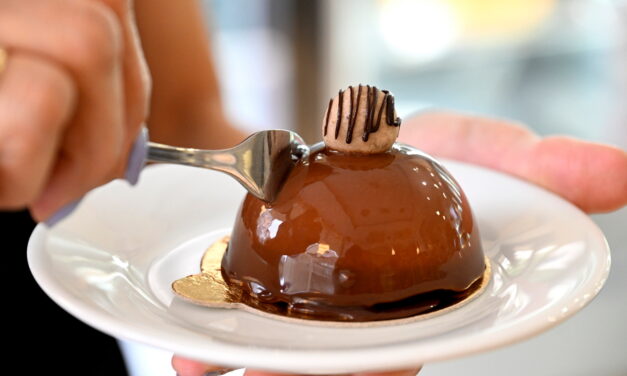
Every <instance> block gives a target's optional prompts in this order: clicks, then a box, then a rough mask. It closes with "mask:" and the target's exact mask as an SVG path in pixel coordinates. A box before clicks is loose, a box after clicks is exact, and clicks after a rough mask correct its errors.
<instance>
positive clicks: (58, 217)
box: [45, 198, 82, 227]
mask: <svg viewBox="0 0 627 376" xmlns="http://www.w3.org/2000/svg"><path fill="white" fill-rule="evenodd" d="M81 200H82V198H79V199H78V200H76V201H72V202H70V203H69V204H67V205H65V206H64V207H62V208H61V209H59V210H57V211H56V212H55V213H54V214H53V215H52V217H50V218H48V219H47V220H46V221H45V224H46V225H47V226H48V227H52V226H54V225H56V224H57V223H59V222H61V221H62V220H63V219H65V217H67V216H68V215H70V214H72V212H73V211H74V210H75V209H76V207H77V206H78V204H80V203H81Z"/></svg>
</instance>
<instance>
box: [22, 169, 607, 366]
mask: <svg viewBox="0 0 627 376" xmlns="http://www.w3.org/2000/svg"><path fill="white" fill-rule="evenodd" d="M445 164H446V165H447V167H448V168H449V170H450V171H451V172H452V173H453V176H455V177H456V178H457V180H458V181H459V182H460V184H461V186H462V187H463V188H464V190H465V191H466V194H467V195H468V197H469V200H470V202H471V205H472V207H473V209H474V211H475V216H476V217H477V219H478V222H479V226H480V231H481V237H482V242H483V246H484V250H485V251H486V253H487V256H488V257H489V258H490V259H491V261H492V273H493V275H492V279H491V281H490V283H489V285H488V287H487V288H486V290H485V292H484V293H483V294H481V295H480V296H479V297H477V298H476V299H475V300H473V301H471V302H469V303H468V304H466V305H463V306H462V307H460V308H459V309H457V310H453V311H452V312H450V313H446V314H443V315H436V316H434V317H433V318H429V319H426V320H421V321H417V322H412V323H408V324H402V325H393V326H383V327H374V328H331V327H316V326H311V325H298V324H295V323H289V322H283V321H280V320H275V319H271V318H267V317H261V316H257V315H254V314H250V313H247V312H243V311H236V310H226V309H210V308H205V307H200V306H195V305H192V304H189V303H186V302H184V301H182V300H181V299H179V298H177V297H175V296H174V294H173V293H172V291H171V289H170V284H171V283H172V281H173V280H175V279H177V278H180V277H182V276H185V275H188V274H193V273H197V272H198V268H199V260H200V257H201V256H202V254H203V252H204V251H205V248H206V247H207V246H208V245H209V244H210V243H211V242H212V241H213V240H214V239H217V238H218V237H220V236H221V235H223V234H225V233H228V232H229V230H228V228H229V227H230V226H231V223H232V221H233V219H234V216H235V212H236V210H237V207H238V205H239V202H240V200H241V198H242V197H243V193H244V191H243V189H242V188H240V187H239V186H238V185H237V183H235V182H234V181H232V180H231V179H230V178H228V177H226V176H223V175H221V174H219V173H214V172H210V171H206V170H201V169H194V168H185V167H177V166H156V167H152V168H148V169H147V170H146V171H144V173H143V175H142V179H141V182H140V184H139V185H138V186H136V187H134V188H131V187H129V186H128V185H127V184H126V183H123V182H113V183H111V184H108V185H107V186H104V187H102V188H100V189H98V190H96V191H94V192H93V193H91V194H90V195H89V196H88V197H87V199H86V200H85V201H84V202H83V204H82V205H81V207H80V208H79V209H78V211H77V212H76V213H74V214H73V215H72V216H71V217H70V218H68V219H67V220H66V221H64V222H62V223H61V224H59V225H58V226H57V227H55V228H54V229H52V230H50V229H47V228H46V227H45V226H42V225H40V226H38V227H37V228H36V229H35V231H34V233H33V235H32V237H31V240H30V243H29V247H28V261H29V264H30V267H31V270H32V272H33V274H34V276H35V278H36V280H37V282H38V283H39V284H40V285H41V287H42V288H43V289H44V290H45V291H46V293H47V294H48V295H49V296H50V297H51V298H52V299H53V300H55V301H56V302H57V303H58V304H59V305H61V306H62V307H63V308H65V309H66V310H67V311H68V312H70V313H71V314H73V315H74V316H76V317H78V318H79V319H81V320H83V321H85V322H86V323H88V324H90V325H92V326H94V327H96V328H98V329H100V330H102V331H103V332H106V333H109V334H111V335H113V336H116V337H119V338H123V339H128V340H133V341H137V342H142V343H146V344H150V345H153V346H157V347H161V348H164V349H167V350H171V351H174V352H175V353H178V354H181V355H185V356H188V357H191V358H195V359H199V360H205V361H207V362H211V363H217V364H221V365H225V366H237V367H244V366H246V367H250V368H257V369H267V370H275V371H286V372H296V373H310V374H322V373H347V372H356V371H364V370H385V369H394V368H403V367H409V366H415V365H418V364H421V363H428V362H431V361H435V360H443V359H450V358H453V357H459V356H462V355H467V354H471V353H475V352H479V351H486V350H489V349H493V348H497V347H500V346H504V345H506V344H509V343H512V342H515V341H520V340H522V339H525V338H527V337H530V336H532V335H534V334H537V333H540V332H542V331H544V330H547V329H549V328H550V327H552V326H554V325H556V324H557V323H559V322H560V321H562V320H564V319H566V318H567V317H569V316H571V315H572V314H574V313H575V312H577V311H578V310H580V309H581V308H582V307H583V306H585V305H586V304H587V303H588V302H589V301H590V300H591V299H592V298H593V297H594V296H595V295H596V294H597V292H598V291H599V290H600V288H601V286H602V285H603V283H604V282H605V279H606V277H607V275H608V272H609V267H610V256H609V249H608V247H607V244H606V241H605V238H604V237H603V234H602V233H601V231H600V230H599V229H598V228H597V227H596V225H595V224H594V223H593V222H592V221H591V220H590V219H588V217H587V216H586V215H585V214H584V213H582V212H581V211H579V210H578V209H577V208H575V207H574V206H572V205H571V204H569V203H567V202H565V201H564V200H562V199H560V198H558V197H556V196H555V195H553V194H551V193H548V192H546V191H544V190H542V189H540V188H537V187H535V186H533V185H530V184H527V183H525V182H522V181H520V180H517V179H515V178H512V177H509V176H506V175H503V174H500V173H496V172H493V171H490V170H486V169H483V168H479V167H475V166H470V165H466V164H460V163H455V162H446V163H445Z"/></svg>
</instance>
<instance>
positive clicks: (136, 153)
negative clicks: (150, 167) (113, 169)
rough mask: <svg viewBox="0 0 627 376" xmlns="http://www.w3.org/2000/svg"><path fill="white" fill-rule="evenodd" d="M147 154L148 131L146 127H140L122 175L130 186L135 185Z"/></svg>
mask: <svg viewBox="0 0 627 376" xmlns="http://www.w3.org/2000/svg"><path fill="white" fill-rule="evenodd" d="M147 153H148V130H147V129H146V127H144V126H142V128H141V130H140V131H139V134H138V135H137V138H136V139H135V143H134V144H133V148H132V149H131V153H130V155H129V157H128V164H127V165H126V174H124V179H126V180H127V181H128V182H129V183H131V185H135V184H137V181H138V180H139V174H140V173H141V171H142V169H143V168H144V165H145V164H146V155H147Z"/></svg>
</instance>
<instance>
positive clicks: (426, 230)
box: [222, 144, 485, 321]
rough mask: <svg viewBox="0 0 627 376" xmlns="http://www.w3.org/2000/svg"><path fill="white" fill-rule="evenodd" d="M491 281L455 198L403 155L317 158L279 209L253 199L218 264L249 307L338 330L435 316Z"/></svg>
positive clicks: (467, 215) (324, 152) (319, 154)
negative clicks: (340, 324)
mask: <svg viewBox="0 0 627 376" xmlns="http://www.w3.org/2000/svg"><path fill="white" fill-rule="evenodd" d="M484 269H485V261H484V255H483V251H482V248H481V244H480V239H479V234H478V230H477V225H476V222H475V220H474V218H473V215H472V212H471V209H470V206H469V204H468V201H467V199H466V197H465V195H464V193H463V191H462V190H461V188H460V186H459V185H458V184H457V182H456V181H455V180H454V179H453V177H452V176H451V175H450V174H449V173H448V172H447V171H446V169H444V168H443V167H442V166H441V165H440V164H439V163H438V162H437V161H435V160H434V159H433V158H431V157H429V156H427V155H425V154H423V153H421V152H419V151H417V150H415V149H413V148H410V147H407V146H403V145H398V144H396V145H395V146H394V147H393V148H392V149H391V150H389V151H387V152H385V153H379V154H350V153H341V152H337V151H334V150H329V149H327V148H325V147H324V146H322V145H318V146H317V147H315V148H313V149H312V151H311V153H310V155H309V157H308V159H307V160H306V161H303V163H301V164H299V165H298V166H297V167H296V168H295V169H294V170H293V171H292V173H291V175H290V177H289V178H288V180H287V182H286V183H285V186H284V188H283V190H282V191H281V193H280V194H279V196H278V198H277V199H276V201H274V202H273V203H271V204H269V203H266V202H263V201H261V200H259V199H257V198H255V197H253V196H252V195H250V194H248V195H246V198H245V199H244V201H243V203H242V205H241V208H240V210H239V213H238V214H237V218H236V221H235V224H234V227H233V232H232V235H231V240H230V243H229V246H228V249H227V251H226V253H225V255H224V258H223V259H222V274H223V277H224V279H225V280H226V281H227V283H228V284H229V286H232V287H233V288H238V289H241V292H242V293H243V294H244V295H246V296H248V298H250V299H247V304H250V305H253V306H255V307H256V308H259V309H262V310H267V311H269V312H276V311H277V307H280V311H281V312H283V313H284V314H286V315H288V316H297V317H301V318H313V319H319V320H340V321H346V320H348V321H371V320H383V319H392V318H400V317H407V316H411V315H415V314H418V313H422V312H429V311H432V310H435V309H439V308H441V307H443V306H446V305H450V304H451V303H454V302H456V301H459V300H460V299H463V297H464V296H466V295H467V294H468V292H469V291H471V290H472V288H473V286H476V285H477V284H478V283H479V282H478V281H479V280H480V279H481V277H482V275H483V272H484Z"/></svg>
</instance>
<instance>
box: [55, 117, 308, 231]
mask: <svg viewBox="0 0 627 376" xmlns="http://www.w3.org/2000/svg"><path fill="white" fill-rule="evenodd" d="M308 153H309V147H308V146H307V145H306V144H305V143H304V141H303V139H302V138H301V137H300V136H299V135H298V134H296V133H294V132H291V131H286V130H270V131H261V132H257V133H253V134H252V135H251V136H249V137H248V138H247V139H245V140H244V141H242V142H241V143H240V144H239V145H237V146H235V147H233V148H230V149H224V150H201V149H191V148H181V147H175V146H169V145H163V144H158V143H155V142H149V141H148V133H147V131H146V129H145V128H144V129H142V131H141V132H140V133H139V135H138V136H137V139H136V140H135V143H134V145H133V149H132V151H131V154H130V156H129V162H128V165H127V169H126V174H125V177H124V179H126V180H127V181H128V182H129V183H131V184H132V185H135V184H136V183H137V181H138V179H139V174H140V172H141V170H142V169H143V168H144V165H145V164H146V161H153V162H167V163H176V164H182V165H189V166H196V167H204V168H209V169H212V170H218V171H222V172H225V173H227V174H229V175H231V176H232V177H234V178H235V179H236V180H237V181H238V182H240V183H241V184H242V185H243V186H244V188H246V189H247V190H248V192H250V193H251V194H253V195H254V196H255V197H258V198H259V199H261V200H264V201H266V202H272V201H274V199H275V198H276V197H277V195H278V194H279V191H280V190H281V187H282V186H283V183H284V182H285V179H286V178H287V176H288V175H289V173H290V171H292V168H294V166H295V165H296V163H298V161H299V160H300V159H302V158H304V157H306V155H307V154H308ZM81 201H82V198H79V199H77V200H76V201H74V202H71V203H69V204H67V205H65V206H64V207H62V208H61V209H59V210H58V211H57V212H56V213H54V214H53V215H52V216H51V217H50V218H48V219H47V220H46V221H45V223H46V224H47V225H48V226H49V227H52V226H54V225H56V224H57V223H58V222H60V221H62V220H63V219H65V218H66V217H67V216H68V215H70V214H71V213H72V212H73V211H74V210H75V209H76V207H77V206H78V205H79V204H80V202H81Z"/></svg>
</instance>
